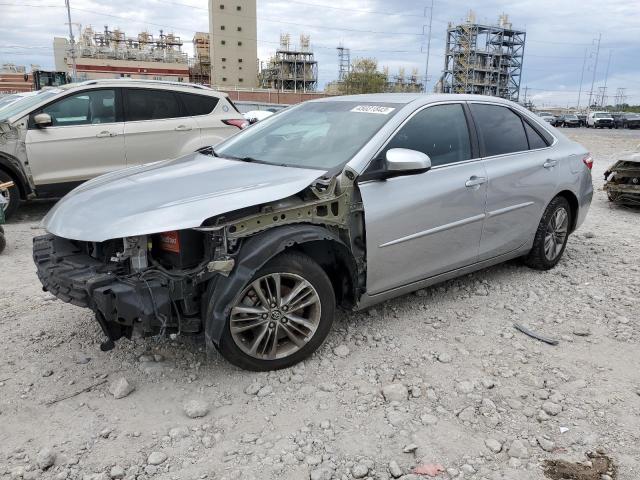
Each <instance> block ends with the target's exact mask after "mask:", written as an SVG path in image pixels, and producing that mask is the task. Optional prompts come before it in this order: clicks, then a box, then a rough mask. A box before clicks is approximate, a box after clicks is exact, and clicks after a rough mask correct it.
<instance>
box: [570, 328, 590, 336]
mask: <svg viewBox="0 0 640 480" xmlns="http://www.w3.org/2000/svg"><path fill="white" fill-rule="evenodd" d="M573 334H574V335H575V336H576V337H588V336H589V335H591V330H589V329H588V328H587V327H575V328H574V329H573Z"/></svg>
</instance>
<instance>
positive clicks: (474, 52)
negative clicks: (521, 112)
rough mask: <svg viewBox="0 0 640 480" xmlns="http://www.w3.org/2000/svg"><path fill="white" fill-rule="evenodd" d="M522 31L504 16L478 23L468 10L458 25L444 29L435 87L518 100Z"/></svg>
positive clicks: (522, 42) (522, 46)
mask: <svg viewBox="0 0 640 480" xmlns="http://www.w3.org/2000/svg"><path fill="white" fill-rule="evenodd" d="M525 37H526V33H525V31H524V30H516V29H514V28H512V25H511V22H509V18H508V16H507V15H501V16H500V17H499V20H498V25H482V24H479V23H477V22H476V18H475V14H474V13H473V12H469V15H468V17H467V19H466V21H465V22H464V23H462V24H460V25H455V26H454V25H452V24H451V23H450V24H449V27H448V28H447V38H446V49H445V61H444V70H443V74H442V77H441V79H440V82H439V90H440V91H442V92H444V93H471V94H479V95H491V96H495V97H502V98H506V99H508V100H513V101H516V102H517V101H518V100H519V96H520V79H521V76H522V62H523V56H524V45H525Z"/></svg>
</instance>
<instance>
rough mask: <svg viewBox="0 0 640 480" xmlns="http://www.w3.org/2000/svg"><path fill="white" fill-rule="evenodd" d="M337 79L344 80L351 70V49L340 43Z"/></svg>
mask: <svg viewBox="0 0 640 480" xmlns="http://www.w3.org/2000/svg"><path fill="white" fill-rule="evenodd" d="M337 50H338V60H339V64H338V81H339V82H342V81H344V79H345V77H346V76H347V74H348V73H349V72H350V71H351V50H350V49H348V48H345V47H344V46H343V45H342V43H341V44H340V45H338V48H337Z"/></svg>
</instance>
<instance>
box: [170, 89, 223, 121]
mask: <svg viewBox="0 0 640 480" xmlns="http://www.w3.org/2000/svg"><path fill="white" fill-rule="evenodd" d="M178 95H179V96H180V100H182V104H183V105H184V107H185V109H186V111H187V114H188V115H191V116H192V117H195V116H198V115H209V114H210V113H211V112H213V109H214V108H216V105H217V104H218V99H217V98H216V97H210V96H206V95H194V94H191V93H179V94H178Z"/></svg>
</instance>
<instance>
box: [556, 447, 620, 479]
mask: <svg viewBox="0 0 640 480" xmlns="http://www.w3.org/2000/svg"><path fill="white" fill-rule="evenodd" d="M586 455H587V458H588V460H587V461H586V462H568V461H566V460H545V462H544V474H545V475H546V476H547V478H550V479H552V480H615V479H616V478H617V476H616V475H617V469H616V466H615V464H614V463H613V461H612V460H611V459H610V458H609V457H608V456H606V455H605V454H604V453H600V452H587V453H586Z"/></svg>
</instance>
